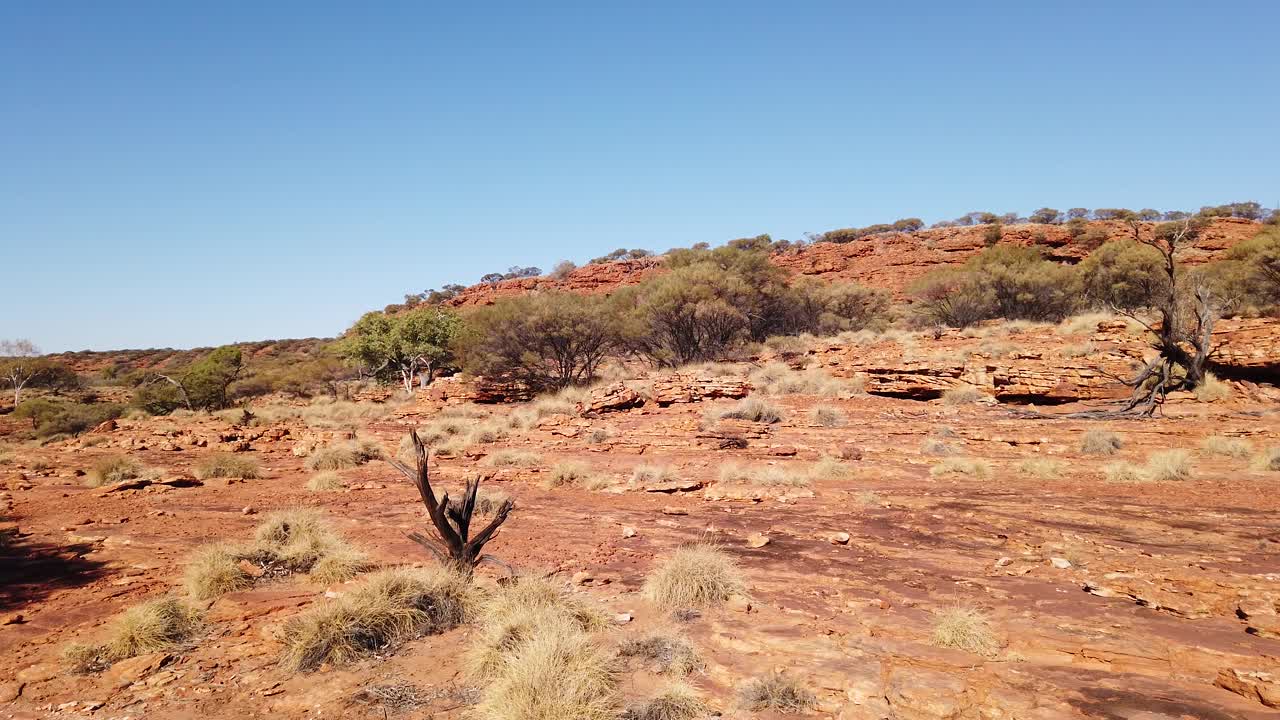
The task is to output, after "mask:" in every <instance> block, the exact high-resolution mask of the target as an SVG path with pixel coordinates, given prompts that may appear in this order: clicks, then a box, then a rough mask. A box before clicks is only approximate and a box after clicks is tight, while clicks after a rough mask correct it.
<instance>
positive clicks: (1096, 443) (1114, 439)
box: [1080, 428, 1124, 455]
mask: <svg viewBox="0 0 1280 720" xmlns="http://www.w3.org/2000/svg"><path fill="white" fill-rule="evenodd" d="M1122 447H1124V442H1123V441H1122V440H1121V439H1120V436H1119V435H1117V434H1115V433H1113V432H1111V431H1110V430H1102V429H1101V428H1094V429H1092V430H1090V431H1088V432H1086V433H1085V434H1084V437H1083V438H1082V439H1081V440H1080V452H1082V453H1085V454H1088V455H1115V454H1116V452H1118V451H1119V450H1120V448H1122Z"/></svg>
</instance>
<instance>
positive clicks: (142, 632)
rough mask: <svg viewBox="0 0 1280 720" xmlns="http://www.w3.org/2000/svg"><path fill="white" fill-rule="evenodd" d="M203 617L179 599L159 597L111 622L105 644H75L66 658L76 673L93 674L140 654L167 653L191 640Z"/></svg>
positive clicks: (69, 649) (131, 609)
mask: <svg viewBox="0 0 1280 720" xmlns="http://www.w3.org/2000/svg"><path fill="white" fill-rule="evenodd" d="M199 629H200V615H199V613H197V612H196V611H195V610H193V609H192V608H190V607H188V606H187V605H186V604H185V603H183V602H182V601H180V600H177V599H175V598H169V597H165V598H157V599H155V600H149V601H147V602H144V603H142V604H141V605H135V606H133V607H131V608H129V609H128V610H125V611H124V612H123V613H121V614H120V615H119V616H117V617H116V619H115V620H114V621H113V622H112V623H111V627H110V628H109V630H108V638H107V642H106V643H105V644H102V645H82V644H72V645H69V646H67V647H66V648H65V649H64V650H63V658H64V659H65V660H66V661H67V662H68V664H70V665H71V667H72V670H73V671H75V672H93V671H97V670H101V669H103V668H105V667H107V666H109V665H111V664H112V663H116V662H119V661H121V660H125V659H127V658H131V657H137V656H138V655H145V654H147V653H153V652H159V651H161V650H167V649H169V648H172V647H174V646H175V645H179V644H181V643H184V642H186V641H188V640H190V639H191V637H192V636H193V635H195V633H196V631H197V630H199Z"/></svg>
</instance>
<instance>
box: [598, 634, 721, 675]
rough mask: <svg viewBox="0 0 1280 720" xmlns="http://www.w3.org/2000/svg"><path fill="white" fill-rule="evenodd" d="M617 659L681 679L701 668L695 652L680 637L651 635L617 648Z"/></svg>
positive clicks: (682, 637)
mask: <svg viewBox="0 0 1280 720" xmlns="http://www.w3.org/2000/svg"><path fill="white" fill-rule="evenodd" d="M618 656H619V657H621V658H624V659H626V660H634V661H638V662H641V663H643V664H644V666H645V668H646V669H648V670H651V671H652V672H656V673H662V674H665V675H675V676H677V677H683V676H685V675H688V674H690V673H693V672H697V671H698V670H701V669H702V668H703V666H704V663H703V661H702V658H700V657H698V652H697V650H694V648H693V645H692V644H690V643H689V640H688V639H687V638H685V637H684V636H683V635H680V634H678V633H674V632H671V631H662V630H658V631H651V632H648V633H645V634H642V635H639V636H637V637H631V638H627V639H625V640H623V641H622V642H621V643H619V644H618Z"/></svg>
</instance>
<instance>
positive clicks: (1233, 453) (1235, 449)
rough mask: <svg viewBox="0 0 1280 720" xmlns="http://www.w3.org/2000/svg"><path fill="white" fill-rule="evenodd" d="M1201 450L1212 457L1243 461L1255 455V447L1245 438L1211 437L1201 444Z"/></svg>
mask: <svg viewBox="0 0 1280 720" xmlns="http://www.w3.org/2000/svg"><path fill="white" fill-rule="evenodd" d="M1200 449H1201V450H1203V451H1205V452H1206V453H1209V454H1210V455H1225V456H1227V457H1231V458H1236V459H1239V460H1243V459H1245V458H1247V457H1249V456H1250V455H1252V454H1253V445H1252V444H1251V443H1250V442H1249V441H1248V440H1245V439H1244V438H1233V437H1224V436H1222V435H1210V436H1209V437H1207V438H1205V439H1204V440H1203V441H1201V443H1200Z"/></svg>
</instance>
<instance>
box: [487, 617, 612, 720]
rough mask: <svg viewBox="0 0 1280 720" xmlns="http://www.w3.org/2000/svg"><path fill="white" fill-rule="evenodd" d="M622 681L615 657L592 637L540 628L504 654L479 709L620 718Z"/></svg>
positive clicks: (519, 719) (508, 717) (517, 715)
mask: <svg viewBox="0 0 1280 720" xmlns="http://www.w3.org/2000/svg"><path fill="white" fill-rule="evenodd" d="M617 686H618V678H617V673H616V671H615V668H614V663H613V662H612V659H611V658H610V657H609V655H608V653H606V652H605V651H604V649H603V648H601V647H600V646H599V645H598V644H597V643H596V642H595V641H594V640H592V639H591V638H590V637H589V636H587V635H586V634H584V633H582V632H572V631H563V630H559V631H558V629H557V628H554V627H552V628H540V629H538V630H537V631H535V632H534V633H533V634H532V635H531V636H530V637H529V638H527V639H526V640H524V641H523V642H520V643H519V644H517V645H516V646H515V647H514V648H512V649H511V651H510V652H509V653H508V655H507V656H506V657H504V659H503V662H502V664H501V669H500V671H499V672H498V673H497V674H496V675H495V677H494V678H493V679H492V680H491V681H489V682H488V683H487V684H486V686H485V688H484V690H483V691H482V692H481V695H480V702H479V703H478V704H477V705H476V708H475V710H476V713H477V716H478V717H485V718H492V719H493V720H558V719H559V718H576V719H579V720H615V718H617V717H618V703H619V695H618V689H617Z"/></svg>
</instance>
